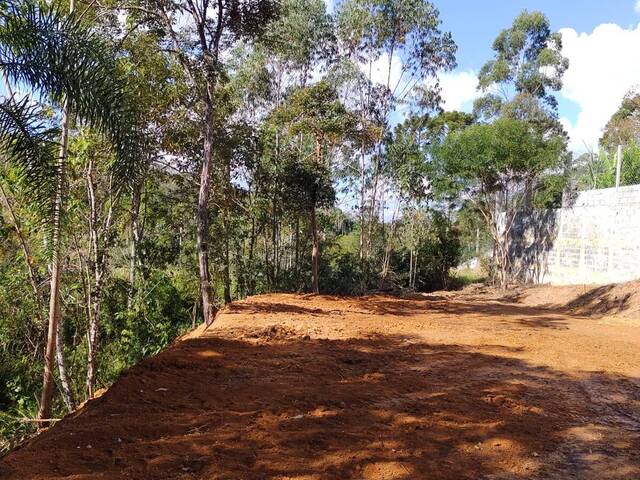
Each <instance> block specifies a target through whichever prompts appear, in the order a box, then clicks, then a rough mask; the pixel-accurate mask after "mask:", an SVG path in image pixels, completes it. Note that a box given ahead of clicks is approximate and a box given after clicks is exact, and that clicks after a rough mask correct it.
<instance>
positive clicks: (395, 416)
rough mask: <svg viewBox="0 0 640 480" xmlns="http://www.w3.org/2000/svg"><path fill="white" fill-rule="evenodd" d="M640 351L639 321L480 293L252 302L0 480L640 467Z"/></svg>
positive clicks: (93, 406)
mask: <svg viewBox="0 0 640 480" xmlns="http://www.w3.org/2000/svg"><path fill="white" fill-rule="evenodd" d="M639 347H640V328H638V327H637V326H632V325H628V324H624V325H623V324H615V325H614V324H609V323H606V322H603V321H600V320H596V319H593V318H589V317H580V316H575V315H569V314H567V312H566V310H562V311H561V310H559V309H556V310H554V309H551V308H547V307H537V306H532V305H526V304H522V303H513V302H505V301H499V300H496V299H495V298H493V297H491V295H489V294H483V293H478V292H476V293H475V294H473V295H471V294H469V293H462V294H454V295H447V298H445V296H444V295H426V296H416V297H415V298H412V299H398V298H392V297H384V296H374V297H363V298H357V299H355V298H334V297H316V296H296V295H268V296H258V297H253V298H251V299H248V300H246V301H242V302H237V303H234V304H233V305H232V306H231V307H229V308H228V309H226V310H225V312H223V313H222V314H221V315H220V316H219V317H218V319H217V321H216V323H215V324H214V326H213V327H211V328H210V329H209V330H207V331H205V330H204V329H203V328H202V327H201V328H199V329H197V330H196V331H194V332H192V333H191V334H190V335H187V336H186V337H185V338H183V339H182V340H181V341H178V342H176V343H175V344H174V345H172V346H171V347H170V348H168V349H167V350H166V351H164V352H162V353H160V354H159V355H157V356H155V357H153V358H149V359H147V360H145V361H143V362H141V363H140V364H139V365H137V366H135V367H134V368H132V369H131V370H129V371H128V372H126V373H125V374H124V375H122V377H121V378H120V379H119V380H118V381H117V382H116V383H115V384H114V385H113V386H112V387H111V388H110V389H109V390H108V391H107V392H106V393H105V394H104V395H103V396H101V397H100V398H98V399H96V400H94V401H91V402H89V403H88V404H87V405H86V406H85V407H84V408H83V409H82V410H80V411H79V412H76V413H75V414H73V415H71V416H69V417H67V418H65V419H64V420H63V421H61V422H59V423H58V424H56V425H55V426H54V427H52V428H51V429H49V430H48V431H46V432H45V433H43V434H42V435H40V436H38V437H37V438H35V439H33V440H32V441H31V442H30V443H29V444H27V445H25V446H23V448H21V449H19V450H17V451H15V452H13V453H11V454H9V455H7V456H6V457H4V458H2V459H1V460H0V478H3V479H11V480H18V479H20V480H26V479H42V480H53V479H63V478H64V479H74V480H87V479H92V480H93V479H123V478H124V479H150V480H155V479H256V480H257V479H281V480H284V479H297V480H303V479H305V480H311V479H335V480H344V479H371V480H373V479H375V480H382V479H407V480H408V479H503V480H507V479H543V478H544V479H549V478H552V479H565V478H581V479H593V480H595V479H598V480H600V479H620V480H622V479H630V478H640V458H639V457H638V455H637V452H638V451H640V382H639V380H638V379H639V378H640V348H639Z"/></svg>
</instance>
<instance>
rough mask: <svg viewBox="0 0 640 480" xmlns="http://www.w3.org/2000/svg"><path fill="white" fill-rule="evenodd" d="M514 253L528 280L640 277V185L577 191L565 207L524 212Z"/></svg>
mask: <svg viewBox="0 0 640 480" xmlns="http://www.w3.org/2000/svg"><path fill="white" fill-rule="evenodd" d="M511 259H512V265H513V267H514V272H515V273H516V276H517V277H518V278H519V279H520V280H522V281H525V282H533V283H552V284H560V285H561V284H565V285H570V284H583V283H613V282H624V281H627V280H634V279H637V278H640V185H633V186H629V187H620V188H618V189H615V188H606V189H601V190H589V191H585V192H578V193H577V194H576V195H575V197H574V198H573V199H571V200H570V201H568V202H567V205H565V206H563V208H560V209H557V210H549V211H544V212H535V211H534V212H523V213H521V214H520V215H519V216H518V218H517V219H516V222H515V225H514V226H513V230H512V246H511Z"/></svg>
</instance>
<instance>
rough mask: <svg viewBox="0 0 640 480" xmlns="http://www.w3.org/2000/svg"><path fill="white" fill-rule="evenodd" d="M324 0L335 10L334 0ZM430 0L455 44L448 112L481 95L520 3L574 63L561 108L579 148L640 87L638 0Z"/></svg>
mask: <svg viewBox="0 0 640 480" xmlns="http://www.w3.org/2000/svg"><path fill="white" fill-rule="evenodd" d="M325 1H326V2H327V3H328V5H329V9H332V3H333V2H334V1H335V0H325ZM432 1H433V2H434V3H435V5H436V7H437V8H438V9H439V10H440V17H441V20H442V29H443V30H445V31H450V32H451V33H452V35H453V38H454V40H455V42H456V44H457V45H458V52H457V63H458V67H457V68H456V69H455V70H454V71H453V72H446V73H443V74H441V75H440V84H441V87H442V96H443V99H444V107H445V108H446V109H448V110H453V109H458V110H465V111H469V110H470V109H471V106H472V104H473V100H474V98H476V97H477V96H478V92H477V90H476V85H477V73H478V70H479V69H480V68H481V67H482V65H483V64H484V63H485V62H486V61H487V60H489V59H490V58H491V57H492V50H491V44H492V43H493V40H494V38H495V37H496V36H497V35H498V33H499V32H500V30H502V29H504V28H507V27H509V26H510V25H511V23H512V21H513V19H514V18H515V17H516V16H517V15H518V13H520V12H521V11H522V10H523V9H527V10H530V11H531V10H540V11H542V12H543V13H545V14H546V15H547V17H548V18H549V20H550V22H551V28H552V29H553V30H554V31H560V32H561V34H562V38H563V53H564V55H565V56H566V57H567V58H568V59H569V64H570V66H569V69H568V70H567V72H566V73H565V76H564V85H563V88H562V90H561V91H560V92H558V94H557V98H558V104H559V107H558V113H559V116H560V119H561V121H562V123H563V125H564V127H565V129H566V130H567V132H568V133H569V136H570V143H569V148H570V149H571V150H572V151H574V152H575V153H581V152H584V151H585V150H587V149H591V148H594V147H595V146H596V145H597V143H598V140H599V138H600V136H601V132H602V128H603V127H604V125H605V124H606V122H607V120H608V119H609V118H610V117H611V115H612V114H613V113H614V112H615V111H616V110H617V108H618V106H619V105H620V102H621V100H622V97H623V96H624V94H625V93H626V92H627V91H628V90H629V89H630V88H632V87H634V86H640V0H432ZM397 67H398V68H399V65H398V66H397ZM385 69H386V67H385ZM380 73H381V75H384V72H380ZM392 76H393V74H392ZM385 78H386V75H385Z"/></svg>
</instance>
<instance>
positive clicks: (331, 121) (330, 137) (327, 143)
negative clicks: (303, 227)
mask: <svg viewBox="0 0 640 480" xmlns="http://www.w3.org/2000/svg"><path fill="white" fill-rule="evenodd" d="M273 121H274V123H276V124H280V125H283V126H284V127H285V128H286V130H287V132H288V133H289V134H290V135H292V136H293V137H294V138H295V136H297V135H302V136H306V137H307V140H310V145H311V152H310V153H306V151H305V149H304V145H305V144H304V142H302V143H300V144H299V148H300V149H301V153H303V152H304V153H306V155H305V156H306V158H310V159H312V162H311V167H310V168H306V170H300V177H302V178H311V179H312V182H310V183H311V184H310V185H308V186H307V190H308V192H309V193H308V196H309V200H308V201H307V202H305V203H306V205H307V206H308V214H309V220H310V224H311V239H312V242H311V245H312V250H311V289H312V291H313V293H319V291H320V288H319V279H318V260H319V255H320V246H319V234H318V224H317V218H316V209H317V207H318V204H319V203H320V197H321V196H323V195H321V192H322V191H324V190H326V189H323V188H320V186H321V185H323V184H325V183H326V179H325V178H326V176H327V175H328V174H329V173H330V170H331V169H330V166H329V155H327V153H328V152H327V149H328V147H331V146H333V145H337V144H339V143H341V142H344V141H345V140H347V139H349V138H353V137H355V136H356V125H357V123H356V117H355V116H354V115H353V114H352V113H351V112H349V111H348V110H347V109H346V108H345V107H344V105H343V104H342V102H340V101H339V99H338V94H337V92H336V91H335V89H334V88H333V87H332V86H331V85H330V84H329V83H327V82H326V81H321V82H318V83H316V84H314V85H312V86H310V87H305V88H301V89H298V90H295V91H293V93H292V94H291V95H290V96H289V98H287V99H286V101H285V102H284V103H283V104H282V105H281V106H280V107H279V108H278V109H276V110H275V111H274V112H273ZM307 145H309V143H307ZM302 158H303V161H301V162H299V163H300V164H305V163H308V162H306V161H305V160H304V156H303V157H302ZM314 172H315V177H316V178H315V179H313V177H314V175H313V173H314Z"/></svg>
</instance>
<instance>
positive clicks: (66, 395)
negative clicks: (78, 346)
mask: <svg viewBox="0 0 640 480" xmlns="http://www.w3.org/2000/svg"><path fill="white" fill-rule="evenodd" d="M0 194H1V195H2V199H3V201H4V203H5V204H6V207H7V209H8V211H9V214H10V216H11V221H12V222H13V227H14V229H15V231H16V235H17V236H18V239H19V240H20V246H21V247H22V254H23V255H24V260H25V264H26V266H27V272H28V274H29V283H30V284H31V289H32V290H33V299H34V301H35V303H36V320H37V322H38V325H44V319H43V316H42V312H43V310H44V302H43V299H42V296H41V295H40V291H39V290H38V279H37V276H36V270H35V267H34V265H33V262H32V261H31V251H30V249H29V245H28V244H27V241H26V238H25V236H24V234H23V232H22V227H21V225H20V220H19V219H18V216H17V215H16V213H15V211H14V210H13V206H12V205H11V202H10V200H9V197H7V195H6V193H5V191H4V189H3V188H2V185H0ZM60 320H61V319H60ZM61 330H62V321H58V327H57V332H56V359H57V362H58V373H59V374H60V386H61V390H62V398H63V399H64V402H65V404H66V405H67V409H68V410H69V411H70V412H72V411H73V410H75V408H76V403H75V400H74V398H73V392H72V390H71V381H70V380H69V375H68V374H67V369H66V368H65V361H64V345H63V341H62V337H61V333H60V332H61Z"/></svg>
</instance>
